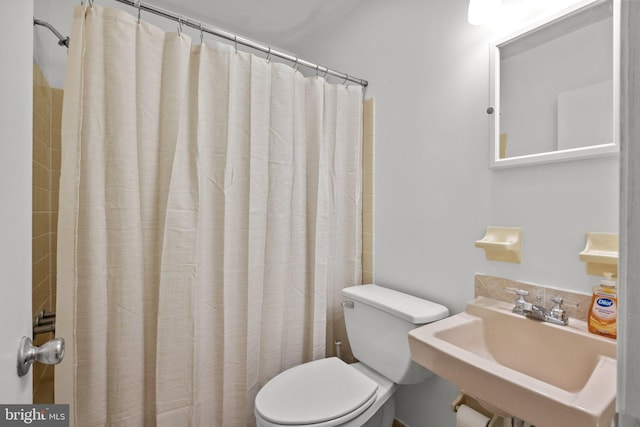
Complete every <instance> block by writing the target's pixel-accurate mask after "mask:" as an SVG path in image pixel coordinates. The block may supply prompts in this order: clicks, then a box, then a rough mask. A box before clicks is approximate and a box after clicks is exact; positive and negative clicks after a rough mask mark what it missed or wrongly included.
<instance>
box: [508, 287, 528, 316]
mask: <svg viewBox="0 0 640 427" xmlns="http://www.w3.org/2000/svg"><path fill="white" fill-rule="evenodd" d="M516 295H518V298H516V300H515V307H513V310H511V312H513V313H516V314H524V309H525V306H526V305H527V304H529V303H528V302H527V300H526V298H525V297H526V296H527V295H529V291H525V290H524V289H516Z"/></svg>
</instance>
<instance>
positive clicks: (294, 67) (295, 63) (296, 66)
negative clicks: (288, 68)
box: [293, 55, 299, 71]
mask: <svg viewBox="0 0 640 427" xmlns="http://www.w3.org/2000/svg"><path fill="white" fill-rule="evenodd" d="M298 59H299V58H298V55H296V61H295V62H294V63H293V69H294V70H296V71H298Z"/></svg>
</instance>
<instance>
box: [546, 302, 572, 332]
mask: <svg viewBox="0 0 640 427" xmlns="http://www.w3.org/2000/svg"><path fill="white" fill-rule="evenodd" d="M549 299H550V300H551V301H553V302H554V305H553V307H551V309H550V310H549V316H551V318H553V319H555V320H559V321H561V322H562V323H564V324H565V325H566V324H567V323H568V322H569V318H568V317H567V313H566V312H565V310H564V308H563V307H562V303H563V301H564V299H563V298H562V297H557V296H554V297H551V298H549Z"/></svg>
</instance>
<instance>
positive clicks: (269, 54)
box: [267, 46, 271, 64]
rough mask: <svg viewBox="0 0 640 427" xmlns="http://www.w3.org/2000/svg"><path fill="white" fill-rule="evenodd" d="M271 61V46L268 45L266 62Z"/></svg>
mask: <svg viewBox="0 0 640 427" xmlns="http://www.w3.org/2000/svg"><path fill="white" fill-rule="evenodd" d="M270 62H271V46H269V51H268V52H267V64H268V63H270Z"/></svg>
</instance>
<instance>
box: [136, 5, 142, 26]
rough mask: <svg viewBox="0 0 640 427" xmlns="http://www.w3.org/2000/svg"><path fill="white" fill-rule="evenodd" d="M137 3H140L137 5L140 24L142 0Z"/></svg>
mask: <svg viewBox="0 0 640 427" xmlns="http://www.w3.org/2000/svg"><path fill="white" fill-rule="evenodd" d="M137 3H138V4H137V6H136V7H137V8H138V24H139V23H140V11H141V9H142V0H138V1H137Z"/></svg>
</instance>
